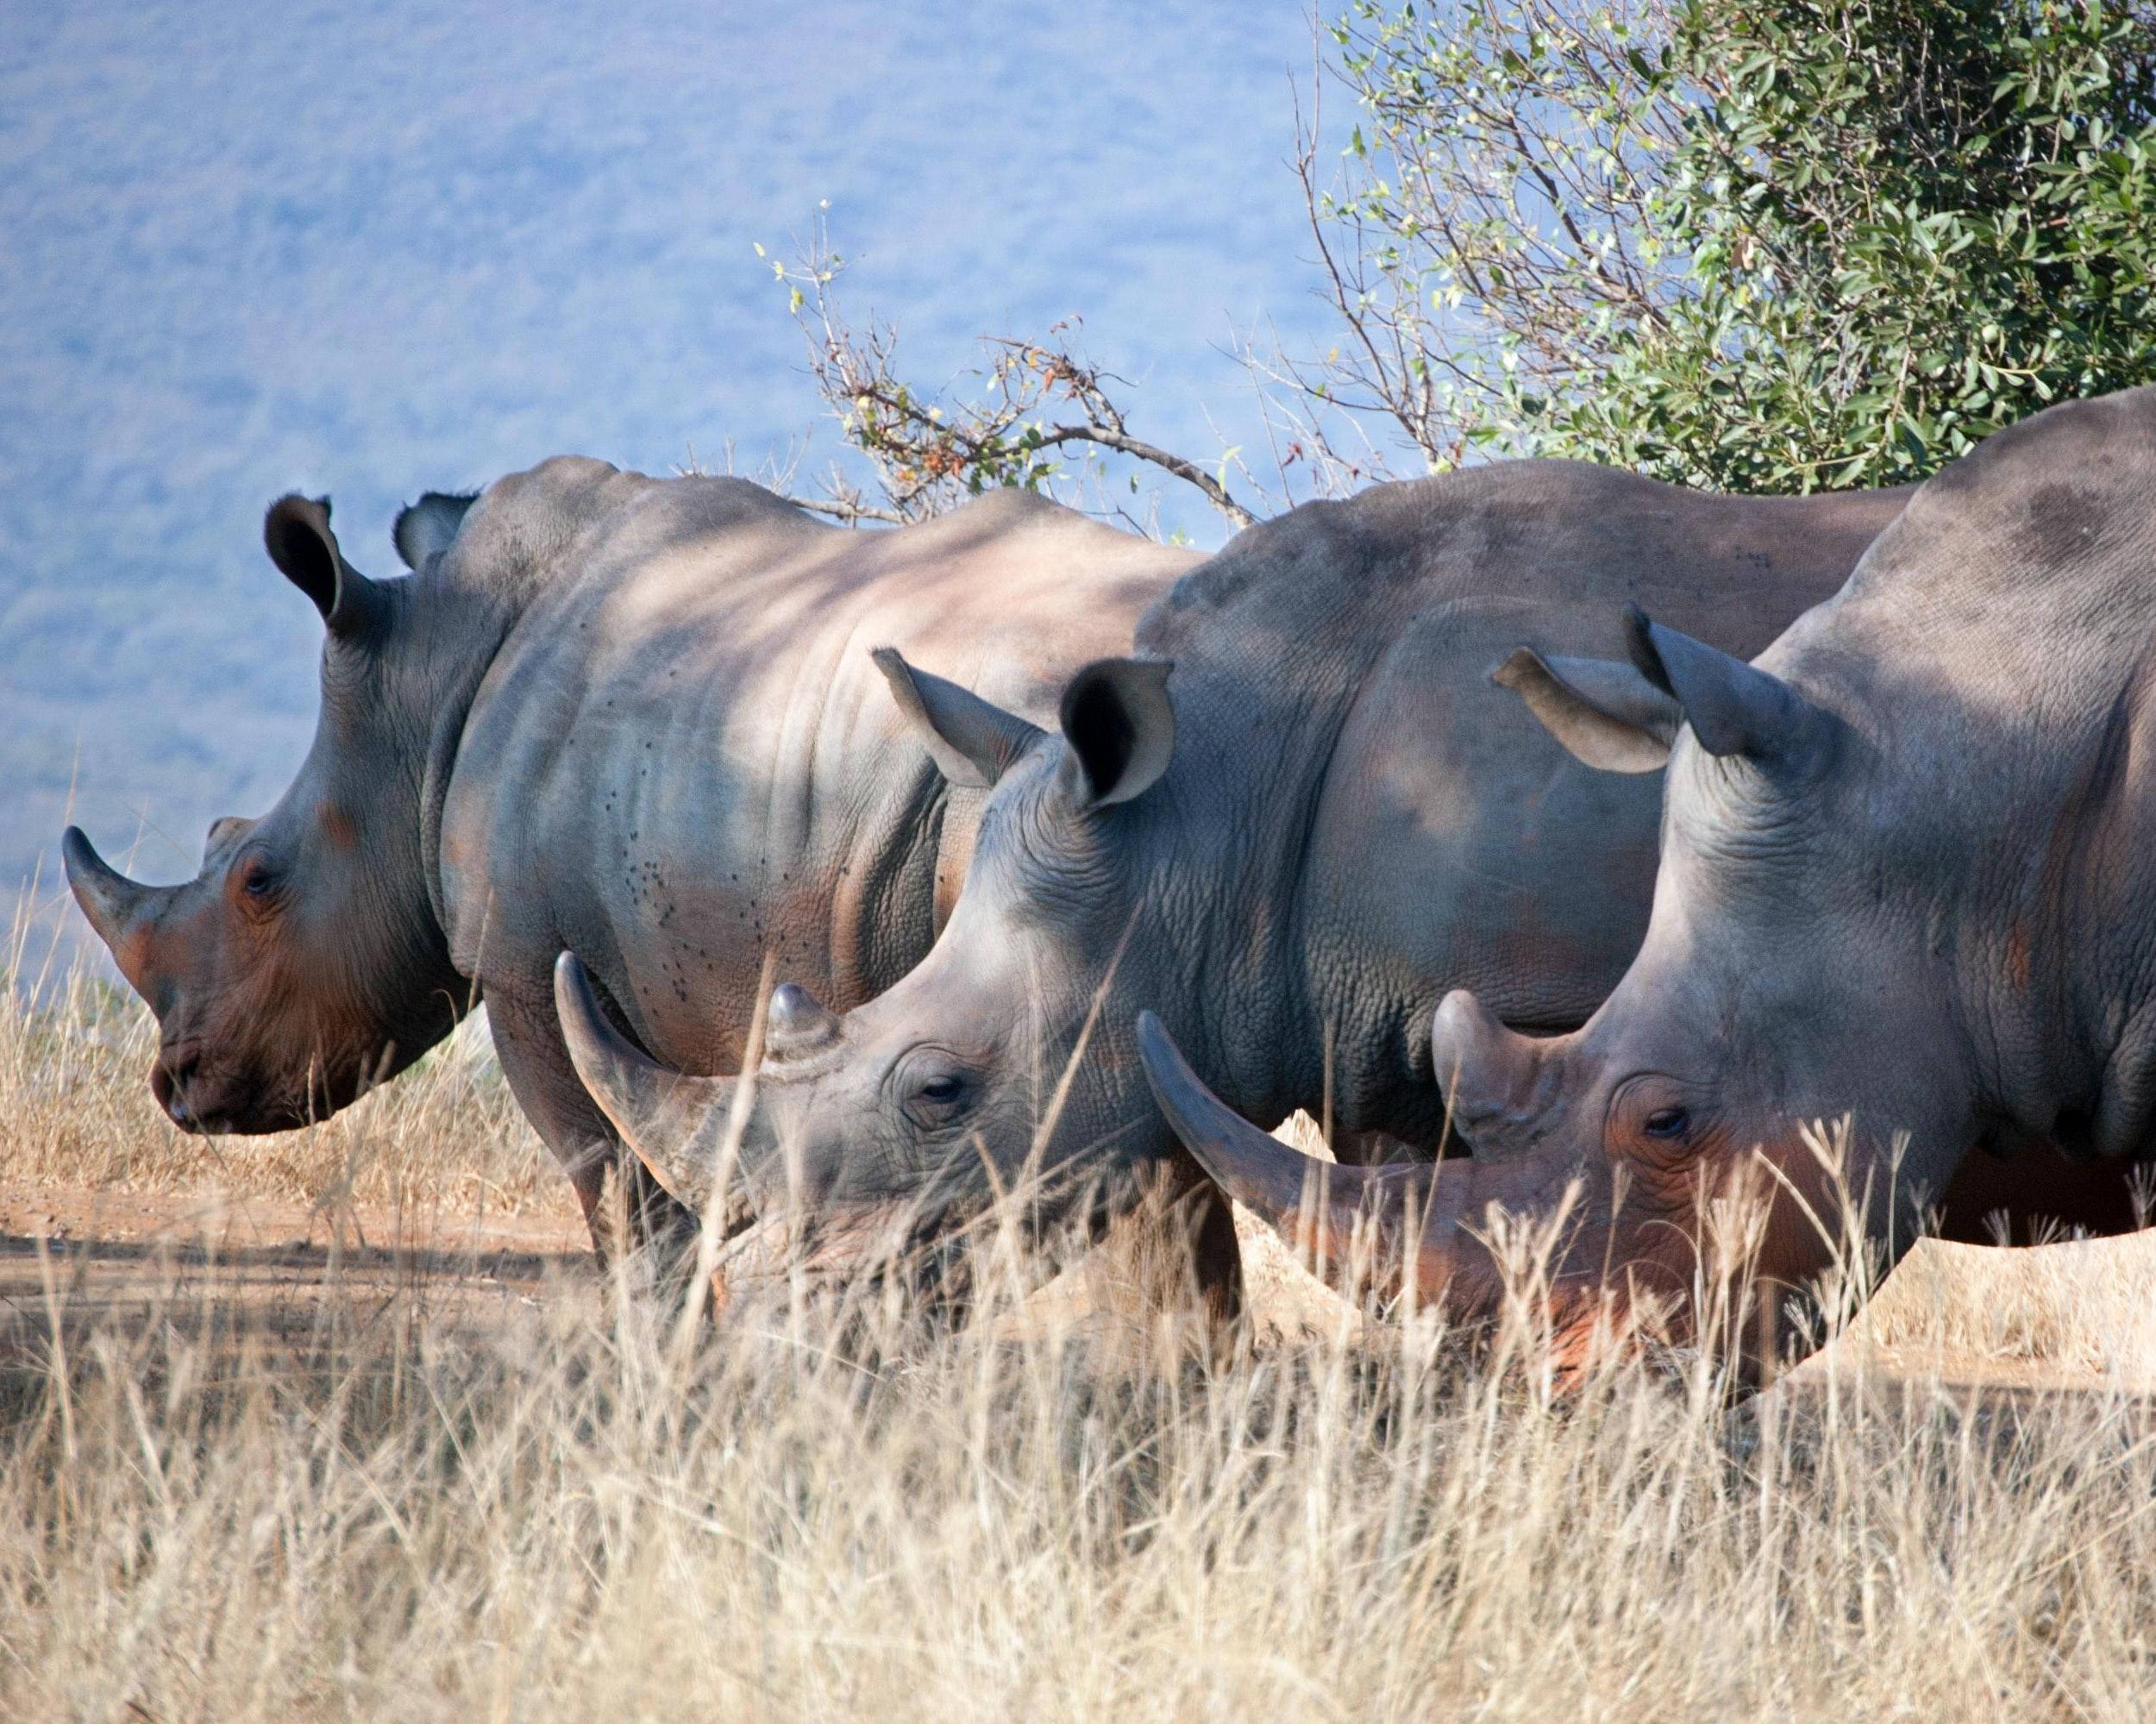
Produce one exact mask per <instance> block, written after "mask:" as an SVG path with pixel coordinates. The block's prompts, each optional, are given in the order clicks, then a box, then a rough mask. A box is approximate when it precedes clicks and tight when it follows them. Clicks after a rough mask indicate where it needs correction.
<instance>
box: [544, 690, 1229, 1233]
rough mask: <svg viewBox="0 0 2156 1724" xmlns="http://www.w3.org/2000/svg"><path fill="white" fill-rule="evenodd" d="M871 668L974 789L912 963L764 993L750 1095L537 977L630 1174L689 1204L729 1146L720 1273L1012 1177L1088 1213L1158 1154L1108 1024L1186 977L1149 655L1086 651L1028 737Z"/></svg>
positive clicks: (1108, 1211)
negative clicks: (1048, 722)
mask: <svg viewBox="0 0 2156 1724" xmlns="http://www.w3.org/2000/svg"><path fill="white" fill-rule="evenodd" d="M876 660H877V662H878V664H879V667H880V668H881V670H882V671H883V673H884V675H885V677H886V678H887V680H888V682H889V684H890V686H891V690H892V692H893V695H894V696H895V697H896V699H897V700H898V702H899V706H900V707H901V709H902V710H903V711H904V712H905V713H906V716H907V717H908V718H909V719H910V720H911V721H912V724H913V726H914V728H915V729H916V730H917V731H918V734H919V736H920V737H921V739H922V741H923V742H924V743H925V745H926V746H927V748H928V749H929V752H930V753H931V755H932V756H933V757H934V759H935V761H936V762H937V765H938V767H939V768H941V769H942V771H943V774H944V775H945V777H946V778H947V779H948V780H949V781H950V782H951V783H952V784H954V785H956V786H960V787H973V788H975V789H985V790H987V791H988V792H989V795H988V797H987V802H986V804H985V806H984V808H983V812H982V814H981V823H980V826H979V831H978V834H977V837H976V838H975V846H974V850H973V855H972V859H971V862H970V864H969V866H968V873H967V876H966V881H965V887H964V890H963V891H962V893H961V894H960V895H959V898H958V900H957V903H956V907H955V908H954V910H953V912H952V914H951V918H950V922H949V924H948V925H946V927H945V928H944V930H943V933H942V935H941V937H939V938H938V939H937V943H936V944H935V946H934V947H933V949H932V950H931V952H930V953H929V955H928V956H927V957H925V958H924V960H923V961H922V962H921V963H920V964H919V965H918V967H916V968H915V969H913V970H912V972H911V973H909V974H908V975H906V977H905V978H904V979H903V980H902V981H899V983H898V984H897V985H896V986H895V987H892V988H890V989H889V990H887V992H885V993H884V994H881V995H880V996H878V997H877V998H876V999H874V1000H870V1001H868V1003H866V1004H864V1005H862V1006H859V1007H857V1008H856V1009H855V1010H853V1011H851V1012H848V1013H846V1014H844V1015H843V1017H842V1016H840V1015H838V1014H837V1013H834V1012H830V1011H827V1010H826V1009H825V1008H824V1006H821V1005H820V1004H819V1003H818V1002H817V1001H816V1000H814V999H812V997H811V996H810V995H809V994H807V992H806V991H805V990H804V989H802V988H801V987H798V986H795V985H793V984H785V985H781V986H780V987H778V988H777V989H776V990H775V991H774V993H773V994H772V995H771V998H770V1001H769V1006H768V1012H767V1020H768V1021H767V1030H766V1042H765V1050H764V1055H763V1057H762V1059H761V1063H760V1065H759V1066H758V1067H757V1068H756V1070H755V1079H754V1083H753V1094H743V1091H742V1088H741V1081H740V1080H738V1079H735V1078H730V1077H697V1076H688V1075H681V1074H679V1073H675V1072H673V1071H669V1070H667V1069H662V1068H661V1067H659V1066H657V1065H655V1064H654V1063H652V1062H651V1061H650V1060H649V1059H648V1058H646V1057H645V1056H643V1055H642V1053H640V1052H639V1051H638V1050H636V1049H635V1048H633V1047H632V1046H630V1044H628V1042H627V1041H625V1040H624V1038H622V1037H621V1036H620V1035H619V1034H618V1033H617V1031H615V1030H614V1029H613V1027H612V1026H611V1024H610V1023H609V1021H608V1019H607V1018H606V1016H605V1014H604V1013H603V1012H601V1011H600V1010H599V1002H598V1001H597V1000H596V999H595V997H594V996H593V994H592V988H591V986H590V982H589V980H588V978H587V977H586V975H585V974H584V972H583V969H582V967H581V965H580V963H579V962H577V961H576V959H575V958H574V957H573V956H570V955H568V954H564V955H563V957H562V959H561V964H560V966H559V969H558V970H557V978H556V1003H557V1006H558V1010H559V1015H560V1018H561V1024H562V1029H563V1033H564V1036H565V1038H567V1043H568V1046H569V1050H570V1052H571V1054H572V1056H573V1058H574V1059H575V1062H576V1065H577V1069H578V1072H579V1073H580V1075H581V1077H582V1078H583V1081H584V1082H585V1085H586V1088H588V1089H589V1090H590V1092H591V1093H592V1095H593V1096H594V1097H595V1098H596V1099H597V1100H598V1101H599V1104H600V1106H602V1107H603V1108H604V1109H605V1112H606V1113H607V1114H608V1116H609V1117H610V1118H611V1119H612V1121H613V1122H614V1124H615V1125H616V1127H617V1130H618V1131H619V1132H621V1134H622V1138H623V1141H624V1143H626V1144H629V1145H630V1148H632V1149H633V1150H635V1151H636V1154H637V1155H638V1156H639V1157H641V1158H642V1160H643V1162H644V1163H645V1165H646V1166H647V1167H648V1168H649V1169H650V1170H651V1172H652V1174H653V1175H654V1176H655V1178H657V1179H658V1181H659V1182H661V1184H662V1185H664V1186H665V1187H666V1188H667V1189H668V1190H669V1191H670V1192H672V1193H673V1194H674V1196H676V1197H677V1198H679V1199H680V1200H681V1201H683V1202H685V1203H686V1204H688V1205H690V1206H691V1207H694V1208H699V1209H701V1208H702V1207H704V1206H705V1202H706V1201H707V1200H708V1199H709V1197H710V1195H711V1189H712V1184H713V1181H714V1180H715V1178H717V1177H718V1172H719V1169H720V1164H721V1163H722V1161H723V1160H724V1159H726V1158H727V1157H729V1156H732V1157H735V1158H736V1159H735V1161H734V1166H735V1168H736V1169H737V1171H738V1174H739V1175H740V1180H739V1184H738V1185H737V1186H736V1188H735V1189H736V1190H738V1191H740V1192H742V1193H744V1194H745V1196H746V1205H745V1209H746V1211H747V1212H748V1213H755V1214H759V1215H761V1216H762V1217H764V1218H765V1219H764V1220H763V1221H762V1222H761V1223H760V1224H759V1226H761V1228H762V1230H763V1232H762V1233H761V1234H759V1235H757V1236H756V1237H755V1238H750V1239H749V1240H745V1241H743V1243H742V1244H741V1245H740V1246H739V1248H738V1250H737V1251H736V1255H735V1257H734V1259H733V1261H734V1262H735V1263H736V1267H737V1269H738V1268H739V1267H740V1266H741V1265H743V1264H745V1263H752V1262H753V1263H756V1264H761V1265H768V1266H770V1267H774V1268H775V1267H776V1266H777V1264H778V1263H779V1262H780V1259H781V1258H782V1257H786V1256H787V1255H788V1254H787V1253H782V1252H780V1251H776V1250H775V1249H773V1248H772V1246H773V1242H774V1240H776V1239H777V1238H780V1237H781V1236H783V1237H784V1238H787V1239H788V1240H789V1241H791V1242H792V1245H793V1251H792V1252H791V1256H792V1257H793V1261H795V1262H797V1263H798V1262H800V1261H803V1260H807V1261H812V1262H813V1263H815V1264H816V1265H817V1266H818V1267H820V1268H823V1269H829V1270H830V1271H832V1272H833V1273H835V1274H837V1273H846V1272H849V1271H850V1270H851V1269H854V1268H855V1267H856V1266H858V1265H860V1264H862V1263H863V1262H864V1261H865V1257H866V1254H867V1253H868V1252H869V1251H872V1250H874V1249H880V1248H881V1247H882V1246H885V1245H889V1244H892V1243H893V1241H894V1240H897V1239H900V1238H912V1239H914V1240H916V1241H924V1240H926V1239H929V1238H939V1239H940V1238H944V1237H945V1236H946V1235H947V1233H948V1232H949V1231H950V1229H951V1228H952V1227H953V1226H955V1225H956V1224H958V1223H959V1222H961V1221H962V1219H964V1218H966V1217H968V1216H971V1215H975V1214H978V1213H981V1211H982V1210H984V1209H985V1208H986V1207H987V1205H988V1204H989V1203H990V1202H991V1201H992V1200H993V1199H994V1198H995V1197H996V1196H997V1194H999V1193H1007V1192H1011V1191H1013V1190H1015V1189H1018V1188H1022V1187H1023V1188H1027V1189H1029V1190H1030V1191H1031V1192H1034V1193H1036V1194H1039V1195H1040V1201H1037V1203H1036V1204H1035V1205H1034V1207H1033V1209H1032V1212H1031V1213H1032V1215H1033V1218H1034V1219H1037V1220H1039V1221H1041V1222H1042V1223H1043V1224H1044V1225H1050V1226H1053V1225H1060V1224H1061V1223H1062V1222H1063V1221H1065V1220H1068V1219H1077V1218H1079V1217H1080V1216H1081V1212H1082V1214H1083V1216H1084V1217H1086V1218H1090V1219H1089V1220H1088V1221H1087V1223H1086V1224H1087V1225H1093V1224H1094V1223H1097V1222H1099V1221H1105V1220H1106V1219H1108V1217H1109V1216H1110V1215H1112V1213H1113V1212H1114V1211H1115V1210H1116V1209H1117V1208H1119V1207H1120V1206H1121V1205H1122V1204H1123V1203H1124V1202H1125V1201H1128V1200H1129V1199H1130V1198H1131V1197H1132V1196H1134V1195H1135V1187H1136V1181H1135V1179H1134V1177H1133V1175H1135V1174H1138V1173H1141V1172H1143V1171H1144V1169H1145V1168H1146V1165H1147V1164H1148V1163H1150V1162H1152V1161H1154V1160H1155V1159H1156V1158H1157V1157H1161V1156H1163V1155H1171V1154H1173V1153H1175V1145H1174V1140H1173V1138H1170V1137H1169V1135H1168V1134H1167V1132H1165V1130H1164V1128H1163V1124H1162V1122H1161V1121H1160V1119H1159V1117H1158V1114H1157V1113H1156V1110H1155V1109H1154V1108H1153V1106H1152V1105H1151V1102H1150V1099H1149V1098H1148V1097H1147V1096H1146V1094H1145V1091H1144V1082H1143V1079H1142V1078H1141V1076H1140V1075H1139V1073H1138V1065H1137V1062H1136V1058H1135V1052H1134V1050H1133V1048H1132V1047H1131V1043H1130V1031H1129V1025H1130V1021H1131V1012H1132V1011H1133V1010H1134V1009H1135V1002H1136V1001H1137V1000H1139V999H1143V998H1146V997H1154V998H1157V997H1159V996H1160V995H1161V994H1163V993H1169V994H1186V993H1187V991H1186V990H1179V989H1177V988H1176V987H1174V985H1173V984H1172V983H1171V982H1170V981H1169V976H1170V975H1171V974H1172V973H1173V971H1174V969H1175V966H1176V965H1177V964H1178V963H1180V962H1181V958H1180V957H1179V956H1178V955H1177V953H1176V951H1175V949H1174V943H1173V942H1171V941H1170V940H1169V939H1167V938H1166V937H1163V934H1162V932H1161V918H1160V915H1159V913H1158V912H1159V906H1160V901H1161V893H1162V891H1163V886H1164V864H1165V862H1166V859H1167V856H1168V854H1169V849H1170V848H1171V843H1170V841H1169V840H1167V839H1165V838H1164V837H1163V831H1164V828H1165V825H1166V821H1165V820H1164V818H1163V816H1164V815H1165V813H1166V812H1167V811H1166V808H1165V807H1164V806H1163V803H1164V795H1165V788H1164V787H1161V786H1160V785H1159V780H1160V779H1161V777H1162V775H1163V773H1164V772H1165V771H1166V769H1167V767H1168V764H1169V758H1170V755H1171V753H1172V752H1173V750H1174V747H1175V713H1174V709H1173V706H1172V705H1171V703H1170V701H1169V695H1168V691H1167V680H1168V676H1169V669H1170V667H1169V665H1168V664H1166V663H1164V662H1160V661H1144V660H1137V659H1110V660H1103V661H1099V662H1096V663H1094V664H1091V665H1088V666H1087V667H1085V668H1083V669H1081V670H1080V671H1078V672H1077V673H1076V674H1075V675H1074V676H1073V678H1072V679H1071V680H1070V681H1069V685H1068V686H1066V688H1065V690H1064V693H1063V695H1062V704H1061V724H1060V728H1059V729H1058V730H1042V729H1040V728H1038V727H1037V726H1035V725H1034V724H1031V723H1028V722H1027V721H1026V720H1025V719H1023V718H1018V717H1017V716H1015V715H1013V714H1012V713H1009V712H1004V711H1002V710H1000V709H999V708H998V707H996V706H994V705H991V704H990V703H988V702H987V701H985V700H983V699H980V698H979V697H977V696H975V695H974V694H973V693H970V692H968V690H966V689H964V688H962V687H960V686H957V685H956V684H954V683H950V682H948V681H945V680H943V679H941V678H939V677H937V676H933V675H931V674H927V673H925V672H924V671H921V670H918V669H916V668H913V667H912V666H910V665H908V664H907V663H906V662H905V661H904V660H903V659H901V658H900V656H899V655H898V654H897V653H896V652H895V651H893V650H890V649H883V650H881V651H879V652H878V653H877V654H876ZM1102 1176H1105V1183H1104V1180H1103V1177H1102ZM743 1272H744V1273H745V1272H747V1271H746V1270H743Z"/></svg>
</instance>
